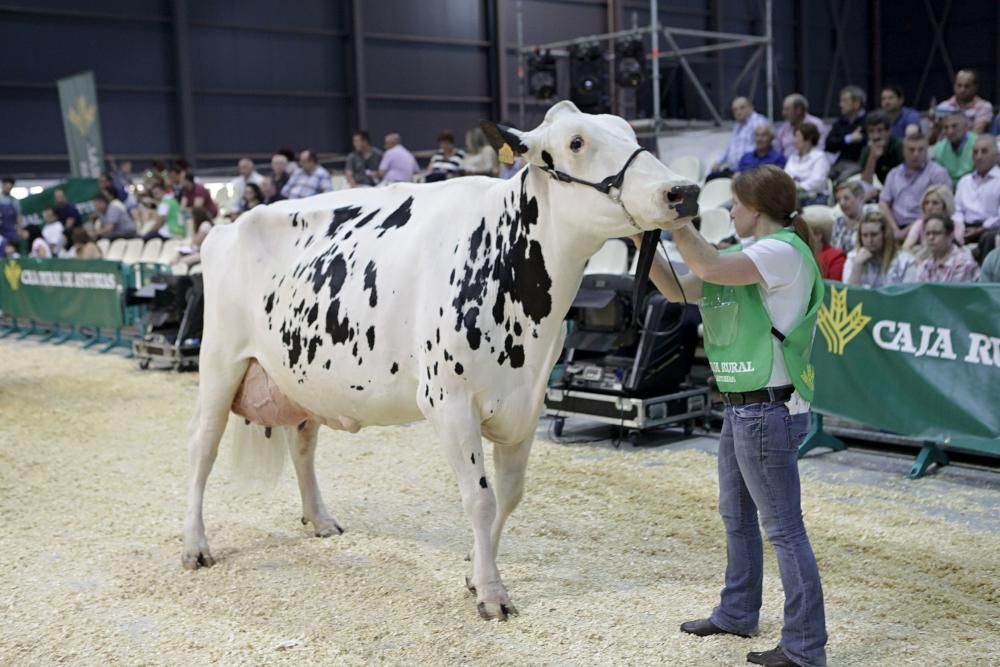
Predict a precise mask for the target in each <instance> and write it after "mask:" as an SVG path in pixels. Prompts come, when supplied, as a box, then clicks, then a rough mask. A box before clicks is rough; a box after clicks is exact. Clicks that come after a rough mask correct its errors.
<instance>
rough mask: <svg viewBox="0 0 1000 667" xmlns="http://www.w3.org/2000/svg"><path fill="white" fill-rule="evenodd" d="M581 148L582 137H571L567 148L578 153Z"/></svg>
mask: <svg viewBox="0 0 1000 667" xmlns="http://www.w3.org/2000/svg"><path fill="white" fill-rule="evenodd" d="M581 148H583V137H573V140H572V141H570V142H569V149H570V150H571V151H573V152H574V153H579V152H580V149H581Z"/></svg>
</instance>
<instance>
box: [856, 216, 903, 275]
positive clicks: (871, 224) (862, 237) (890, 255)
mask: <svg viewBox="0 0 1000 667" xmlns="http://www.w3.org/2000/svg"><path fill="white" fill-rule="evenodd" d="M912 270H913V256H912V255H910V253H908V252H907V251H905V250H898V249H897V247H896V241H895V238H894V237H893V230H892V223H891V222H889V219H888V218H886V217H885V216H884V215H882V214H881V213H879V212H877V211H872V212H871V213H866V214H865V216H864V217H863V218H862V219H861V224H860V225H858V240H857V247H855V248H854V250H852V251H851V252H849V253H847V261H846V262H844V282H845V283H847V284H849V285H862V286H864V287H884V286H886V285H898V284H899V283H904V282H907V281H908V280H909V279H910V274H911V272H912Z"/></svg>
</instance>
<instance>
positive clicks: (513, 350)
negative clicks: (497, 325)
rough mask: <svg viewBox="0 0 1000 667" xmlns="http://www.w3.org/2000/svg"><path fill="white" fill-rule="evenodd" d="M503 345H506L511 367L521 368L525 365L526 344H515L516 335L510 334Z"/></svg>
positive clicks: (505, 348)
mask: <svg viewBox="0 0 1000 667" xmlns="http://www.w3.org/2000/svg"><path fill="white" fill-rule="evenodd" d="M503 347H504V351H505V352H506V353H507V356H508V357H510V367H511V368H520V367H521V366H524V346H523V345H515V344H514V337H513V336H510V335H508V336H507V338H506V339H505V340H504V342H503Z"/></svg>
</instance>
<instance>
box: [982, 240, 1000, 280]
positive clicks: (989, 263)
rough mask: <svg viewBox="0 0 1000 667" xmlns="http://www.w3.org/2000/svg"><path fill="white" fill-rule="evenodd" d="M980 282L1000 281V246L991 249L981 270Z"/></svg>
mask: <svg viewBox="0 0 1000 667" xmlns="http://www.w3.org/2000/svg"><path fill="white" fill-rule="evenodd" d="M979 282H981V283H1000V246H998V247H996V248H993V250H990V254H988V255H986V259H984V260H983V267H982V269H980V271H979Z"/></svg>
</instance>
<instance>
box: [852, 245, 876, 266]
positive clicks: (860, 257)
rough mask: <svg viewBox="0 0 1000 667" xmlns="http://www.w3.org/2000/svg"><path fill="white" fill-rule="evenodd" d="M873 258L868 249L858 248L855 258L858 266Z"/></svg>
mask: <svg viewBox="0 0 1000 667" xmlns="http://www.w3.org/2000/svg"><path fill="white" fill-rule="evenodd" d="M871 258H872V254H871V252H870V251H869V250H868V248H858V253H857V254H856V255H855V256H854V261H855V263H856V264H858V265H861V264H864V263H865V262H867V261H868V260H870V259H871Z"/></svg>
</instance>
